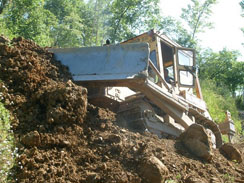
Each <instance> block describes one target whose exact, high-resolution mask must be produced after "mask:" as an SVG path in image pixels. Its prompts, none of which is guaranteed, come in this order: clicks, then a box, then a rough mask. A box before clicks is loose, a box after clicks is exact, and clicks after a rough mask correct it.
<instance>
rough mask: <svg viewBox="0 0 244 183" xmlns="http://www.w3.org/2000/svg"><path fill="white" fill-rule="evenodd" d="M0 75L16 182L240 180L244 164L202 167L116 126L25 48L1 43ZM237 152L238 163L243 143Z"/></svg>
mask: <svg viewBox="0 0 244 183" xmlns="http://www.w3.org/2000/svg"><path fill="white" fill-rule="evenodd" d="M0 73H1V74H0V79H1V80H2V81H3V83H1V84H0V92H1V93H2V95H3V100H4V102H5V104H6V107H7V108H8V109H9V110H10V111H11V112H12V114H13V119H12V121H13V122H12V126H13V130H14V134H15V138H16V141H17V146H18V148H19V150H18V154H19V156H18V157H17V158H16V166H15V167H14V175H15V177H16V179H17V182H26V183H28V182H29V183H33V182H65V183H66V182H86V183H87V182H88V183H96V182H97V183H98V182H99V183H102V182H104V183H105V182H110V183H112V182H116V183H117V182H118V183H127V182H130V183H139V182H152V181H153V182H160V181H165V182H167V181H168V182H223V181H225V182H228V181H229V182H231V181H232V182H233V181H236V182H238V181H239V182H241V181H242V182H243V181H244V171H243V170H244V165H243V163H241V164H237V163H236V162H232V161H228V160H226V158H225V157H224V156H222V155H221V154H220V153H219V151H218V150H215V151H214V153H215V154H214V156H213V159H212V160H211V162H204V161H202V160H201V159H198V158H196V157H195V156H194V155H192V154H190V153H189V152H188V151H187V150H186V149H185V148H184V146H183V145H182V144H181V143H179V142H178V141H175V140H167V139H158V138H157V137H156V136H154V135H152V134H150V133H147V132H145V133H144V134H139V133H133V132H130V131H128V130H126V129H122V128H120V127H118V126H117V125H116V124H115V121H116V114H114V113H112V112H111V111H109V110H106V109H101V108H98V107H96V106H93V105H91V104H88V103H87V90H86V89H85V88H83V87H81V86H77V85H75V84H74V83H72V81H71V80H70V79H71V75H70V73H69V72H68V69H67V68H66V67H64V66H62V65H61V64H60V63H59V62H58V61H56V60H55V59H54V57H53V55H52V53H49V52H48V51H47V50H46V49H44V48H41V47H39V46H38V45H36V44H35V43H34V42H32V41H28V40H24V39H22V38H17V39H13V40H12V41H8V40H6V39H4V38H1V39H0ZM238 149H240V151H241V153H242V156H244V155H243V153H244V151H243V149H244V144H239V145H238ZM159 176H161V177H159Z"/></svg>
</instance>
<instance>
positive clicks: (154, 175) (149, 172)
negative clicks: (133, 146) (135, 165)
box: [140, 156, 169, 183]
mask: <svg viewBox="0 0 244 183" xmlns="http://www.w3.org/2000/svg"><path fill="white" fill-rule="evenodd" d="M140 167H141V168H140V174H141V176H142V177H143V178H144V180H146V181H147V182H150V183H161V182H164V181H165V179H166V178H167V176H168V174H169V170H168V168H167V167H166V166H165V165H164V164H163V163H162V161H160V160H159V159H158V158H156V157H155V156H150V157H147V158H145V159H144V160H143V161H142V163H141V166H140Z"/></svg>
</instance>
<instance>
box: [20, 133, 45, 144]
mask: <svg viewBox="0 0 244 183" xmlns="http://www.w3.org/2000/svg"><path fill="white" fill-rule="evenodd" d="M21 143H23V144H24V145H26V146H30V147H33V146H39V145H40V144H41V137H40V134H39V133H38V132H37V131H32V132H29V133H27V134H26V135H24V136H23V137H22V138H21Z"/></svg>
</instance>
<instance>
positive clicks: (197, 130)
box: [179, 124, 212, 161]
mask: <svg viewBox="0 0 244 183" xmlns="http://www.w3.org/2000/svg"><path fill="white" fill-rule="evenodd" d="M179 139H180V141H181V142H182V143H183V144H184V146H185V147H186V148H187V149H188V150H189V151H190V152H191V153H193V154H194V155H196V156H197V157H199V158H202V159H204V160H206V161H210V160H211V159H212V145H211V140H210V136H209V135H208V133H207V131H206V130H205V128H204V127H203V126H202V125H199V124H192V125H191V126H190V127H189V128H188V129H187V130H186V131H185V132H183V133H182V134H181V135H180V137H179Z"/></svg>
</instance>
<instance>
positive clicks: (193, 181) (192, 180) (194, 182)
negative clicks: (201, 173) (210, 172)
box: [185, 176, 206, 183]
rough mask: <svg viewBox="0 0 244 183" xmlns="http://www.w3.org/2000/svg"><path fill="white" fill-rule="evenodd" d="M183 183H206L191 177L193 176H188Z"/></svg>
mask: <svg viewBox="0 0 244 183" xmlns="http://www.w3.org/2000/svg"><path fill="white" fill-rule="evenodd" d="M185 182H187V183H206V182H205V181H203V180H201V179H199V178H196V177H193V176H188V177H187V178H186V179H185Z"/></svg>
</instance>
